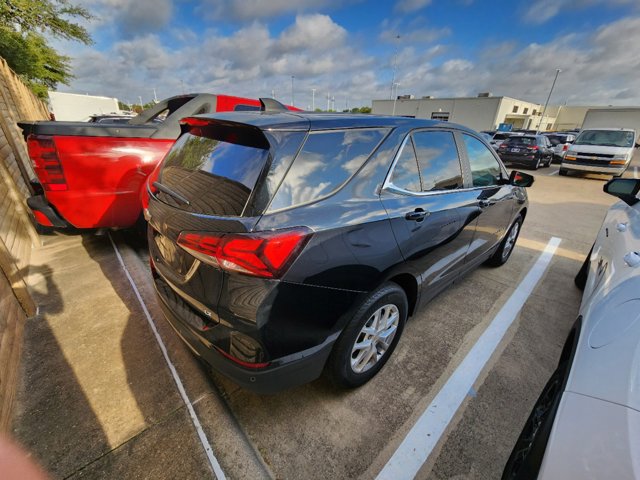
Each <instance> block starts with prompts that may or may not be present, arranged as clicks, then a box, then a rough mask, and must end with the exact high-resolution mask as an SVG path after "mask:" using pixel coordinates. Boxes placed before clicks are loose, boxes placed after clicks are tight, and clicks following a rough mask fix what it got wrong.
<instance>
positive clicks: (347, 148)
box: [269, 128, 389, 212]
mask: <svg viewBox="0 0 640 480" xmlns="http://www.w3.org/2000/svg"><path fill="white" fill-rule="evenodd" d="M388 131H389V129H386V128H358V129H349V130H326V131H316V132H311V133H309V136H308V137H307V140H306V142H305V144H304V145H303V147H302V149H301V150H300V153H298V156H297V157H296V158H295V160H294V161H293V164H292V165H291V168H289V171H288V172H287V174H286V175H285V177H284V180H283V181H282V183H281V184H280V187H278V191H277V192H276V194H275V196H274V198H273V201H272V202H271V205H270V206H269V211H270V212H273V211H276V210H281V209H283V208H289V207H292V206H295V205H301V204H303V203H308V202H313V201H315V200H319V199H321V198H323V197H327V196H329V195H330V194H332V193H333V192H335V191H336V190H338V189H339V188H340V187H341V186H342V185H344V184H345V183H346V182H347V181H348V180H349V179H350V178H351V177H352V176H353V174H354V173H356V172H357V171H358V169H359V168H360V167H361V166H362V165H363V164H364V162H365V161H366V160H367V158H369V156H370V155H371V154H372V153H373V151H374V150H375V148H376V147H377V146H378V144H379V143H380V142H381V141H382V139H383V138H384V137H385V136H386V134H387V132H388Z"/></svg>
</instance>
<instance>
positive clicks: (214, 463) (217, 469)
mask: <svg viewBox="0 0 640 480" xmlns="http://www.w3.org/2000/svg"><path fill="white" fill-rule="evenodd" d="M109 241H110V242H111V245H112V246H113V250H114V252H116V257H117V258H118V262H120V266H121V267H122V269H123V270H124V274H125V275H126V277H127V279H128V280H129V283H130V284H131V288H133V292H134V293H135V294H136V298H137V299H138V302H139V303H140V306H141V307H142V311H143V312H144V315H145V317H146V318H147V322H148V323H149V327H150V328H151V331H152V332H153V335H154V336H155V338H156V342H158V345H159V346H160V350H161V351H162V356H163V357H164V360H165V361H166V362H167V365H168V366H169V371H170V372H171V376H172V377H173V380H174V381H175V383H176V386H177V387H178V391H179V392H180V396H181V397H182V400H183V402H184V404H185V405H186V407H187V410H188V411H189V416H190V417H191V421H192V422H193V426H194V427H195V429H196V432H197V434H198V438H199V439H200V443H201V444H202V447H203V448H204V451H205V453H206V455H207V459H208V460H209V464H210V465H211V468H212V470H213V473H214V474H215V476H216V478H217V479H218V480H225V479H226V477H225V474H224V472H223V471H222V467H221V466H220V463H219V462H218V459H217V458H216V457H215V455H214V454H213V449H212V448H211V444H210V443H209V440H208V439H207V435H206V434H205V433H204V430H203V429H202V425H201V424H200V419H199V418H198V415H197V414H196V411H195V410H194V408H193V405H192V403H191V401H190V400H189V397H188V396H187V392H186V390H185V388H184V385H183V384H182V380H180V376H179V375H178V372H177V371H176V367H174V366H173V363H172V362H171V359H170V358H169V353H168V352H167V347H166V346H165V344H164V342H163V341H162V337H160V333H158V329H157V328H156V324H155V322H154V321H153V318H151V314H150V313H149V309H148V308H147V304H146V303H144V300H143V299H142V295H140V291H139V290H138V287H137V286H136V283H135V282H134V281H133V278H132V277H131V274H130V273H129V270H128V269H127V266H126V265H125V263H124V260H123V259H122V255H121V254H120V250H118V247H117V246H116V243H115V242H114V241H113V238H112V236H111V233H109Z"/></svg>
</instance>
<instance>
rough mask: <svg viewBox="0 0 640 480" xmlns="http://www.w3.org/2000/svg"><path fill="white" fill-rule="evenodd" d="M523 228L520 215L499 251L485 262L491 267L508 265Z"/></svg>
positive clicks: (501, 243)
mask: <svg viewBox="0 0 640 480" xmlns="http://www.w3.org/2000/svg"><path fill="white" fill-rule="evenodd" d="M521 228H522V215H518V216H517V217H516V219H515V220H514V221H513V223H512V224H511V227H509V231H507V234H506V235H505V236H504V238H503V239H502V242H500V246H499V247H498V249H497V250H496V251H495V252H494V253H493V255H491V256H490V257H489V259H488V260H487V261H486V262H485V263H486V264H487V265H489V266H490V267H499V266H501V265H504V264H505V263H507V260H509V257H510V256H511V253H512V252H513V249H514V247H515V246H516V242H517V241H518V237H519V236H520V229H521Z"/></svg>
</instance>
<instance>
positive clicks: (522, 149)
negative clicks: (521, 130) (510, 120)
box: [498, 135, 553, 170]
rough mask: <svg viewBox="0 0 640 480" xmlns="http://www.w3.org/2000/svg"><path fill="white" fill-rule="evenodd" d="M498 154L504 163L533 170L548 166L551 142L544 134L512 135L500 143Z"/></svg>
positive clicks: (549, 163) (551, 154) (551, 156)
mask: <svg viewBox="0 0 640 480" xmlns="http://www.w3.org/2000/svg"><path fill="white" fill-rule="evenodd" d="M498 155H500V159H501V160H502V162H503V163H504V164H505V165H507V164H517V165H524V166H525V167H529V168H533V169H534V170H537V169H538V168H540V167H548V166H549V165H551V162H552V160H553V150H552V148H551V142H549V139H548V138H547V137H545V136H544V135H513V136H511V137H509V138H508V139H507V140H505V141H504V142H503V143H502V144H501V145H500V147H499V148H498Z"/></svg>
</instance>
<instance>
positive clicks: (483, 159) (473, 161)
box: [462, 134, 502, 187]
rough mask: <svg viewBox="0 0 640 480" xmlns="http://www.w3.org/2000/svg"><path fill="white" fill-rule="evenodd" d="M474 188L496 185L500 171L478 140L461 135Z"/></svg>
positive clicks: (489, 152) (495, 161)
mask: <svg viewBox="0 0 640 480" xmlns="http://www.w3.org/2000/svg"><path fill="white" fill-rule="evenodd" d="M462 138H463V139H464V144H465V146H466V148H467V157H468V158H469V166H470V167H471V178H472V180H473V186H474V187H488V186H491V185H497V184H498V180H499V179H500V177H501V173H502V169H501V168H500V164H499V163H498V160H496V157H494V156H493V153H492V152H491V151H489V149H488V148H487V147H486V146H485V144H484V143H482V142H481V141H480V140H478V139H476V138H474V137H472V136H471V135H467V134H463V135H462Z"/></svg>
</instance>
